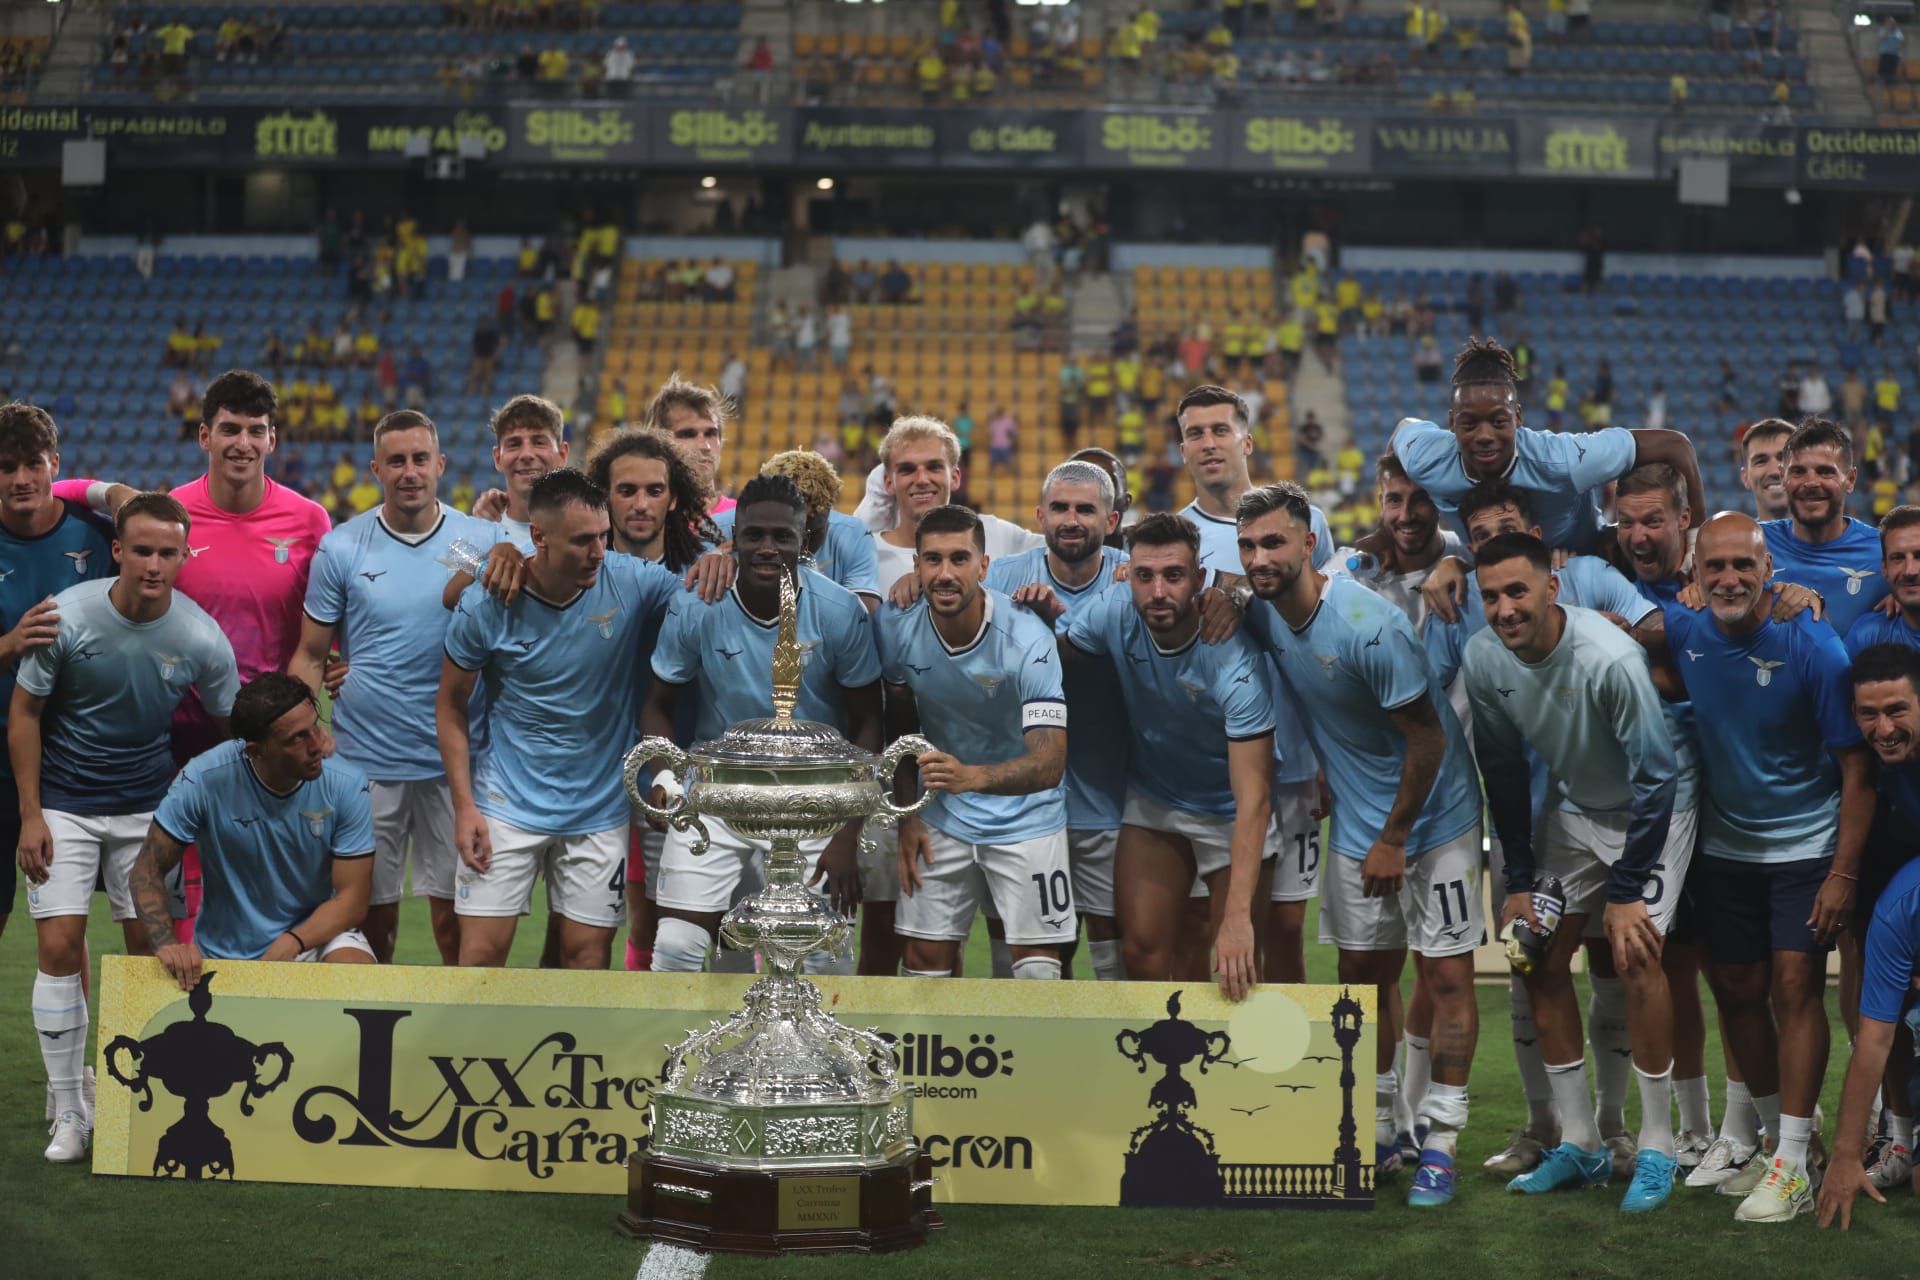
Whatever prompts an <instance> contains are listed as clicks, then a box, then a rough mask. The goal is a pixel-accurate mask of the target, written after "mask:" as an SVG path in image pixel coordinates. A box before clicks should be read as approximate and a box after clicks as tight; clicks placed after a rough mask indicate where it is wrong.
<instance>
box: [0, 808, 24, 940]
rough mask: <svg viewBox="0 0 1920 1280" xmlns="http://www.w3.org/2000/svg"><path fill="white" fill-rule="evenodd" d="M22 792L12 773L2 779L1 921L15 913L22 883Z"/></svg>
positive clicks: (0, 809)
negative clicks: (17, 786) (15, 892)
mask: <svg viewBox="0 0 1920 1280" xmlns="http://www.w3.org/2000/svg"><path fill="white" fill-rule="evenodd" d="M19 849H20V792H19V790H18V789H17V788H15V786H14V785H13V775H12V774H11V773H9V774H6V775H5V776H3V777H0V854H4V855H5V856H4V857H0V862H3V863H5V864H6V865H5V866H4V867H0V919H4V918H5V917H6V916H9V915H11V914H12V913H13V895H14V890H15V889H16V888H17V887H18V886H19V883H20V862H19V859H18V858H17V857H16V855H17V853H18V852H19Z"/></svg>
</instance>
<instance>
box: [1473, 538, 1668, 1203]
mask: <svg viewBox="0 0 1920 1280" xmlns="http://www.w3.org/2000/svg"><path fill="white" fill-rule="evenodd" d="M1477 555H1478V558H1479V569H1478V577H1479V589H1480V601H1481V606H1482V608H1483V609H1484V611H1485V613H1486V619H1487V627H1488V629H1487V630H1485V631H1482V632H1481V633H1480V634H1478V635H1476V636H1474V637H1473V638H1472V639H1471V640H1469V641H1468V642H1467V647H1466V655H1465V658H1464V660H1463V664H1462V665H1463V669H1464V671H1465V675H1466V684H1467V696H1468V699H1469V701H1470V703H1471V705H1472V708H1473V726H1474V751H1475V753H1476V754H1477V755H1478V756H1479V760H1480V773H1481V776H1482V777H1483V778H1484V779H1485V780H1486V787H1487V800H1488V805H1489V807H1490V808H1491V809H1492V811H1493V820H1494V825H1495V827H1496V829H1497V830H1498V831H1499V833H1500V843H1501V847H1502V849H1503V851H1504V853H1505V861H1506V880H1507V884H1506V893H1507V898H1506V905H1505V906H1504V908H1503V909H1502V911H1501V917H1500V926H1501V929H1502V931H1503V932H1504V931H1505V929H1506V928H1507V927H1508V925H1509V924H1510V923H1511V922H1512V921H1513V920H1514V919H1515V918H1521V919H1522V920H1524V922H1525V926H1526V927H1528V928H1531V929H1532V930H1533V931H1534V932H1535V933H1536V934H1539V933H1543V932H1545V929H1543V927H1542V923H1541V921H1540V920H1539V919H1538V918H1537V917H1536V916H1535V914H1534V909H1533V889H1534V873H1535V870H1536V864H1537V869H1538V870H1540V871H1542V872H1545V873H1547V874H1550V875H1554V876H1557V877H1558V878H1559V880H1560V883H1561V884H1562V886H1563V887H1564V890H1565V893H1566V910H1565V915H1564V916H1563V918H1562V920H1561V922H1560V925H1559V928H1558V930H1557V931H1555V932H1554V933H1553V936H1552V938H1551V940H1550V941H1549V942H1548V943H1547V951H1546V955H1545V957H1544V958H1543V960H1542V962H1541V963H1540V964H1539V965H1537V966H1536V967H1535V968H1534V970H1533V972H1532V973H1530V974H1529V975H1528V976H1527V994H1528V996H1529V997H1530V998H1531V1001H1532V1007H1533V1020H1534V1024H1535V1026H1537V1027H1538V1028H1539V1034H1540V1040H1541V1047H1542V1050H1543V1053H1544V1056H1545V1058H1546V1063H1547V1073H1548V1075H1549V1077H1550V1079H1551V1082H1552V1086H1553V1092H1554V1101H1555V1104H1556V1109H1557V1110H1558V1112H1559V1123H1560V1133H1561V1143H1560V1145H1559V1146H1557V1147H1555V1148H1554V1149H1553V1150H1551V1151H1549V1152H1548V1153H1547V1154H1546V1157H1545V1159H1544V1160H1543V1161H1542V1162H1541V1164H1540V1166H1539V1167H1538V1168H1536V1169H1533V1170H1531V1171H1529V1172H1527V1173H1523V1174H1521V1175H1519V1176H1518V1177H1516V1178H1514V1180H1513V1181H1512V1182H1511V1183H1509V1184H1508V1186H1509V1187H1510V1188H1511V1189H1512V1190H1514V1191H1522V1192H1532V1193H1538V1192H1544V1191H1557V1190H1559V1189H1561V1188H1563V1187H1582V1186H1598V1185H1602V1184H1604V1183H1605V1182H1606V1181H1607V1178H1608V1177H1609V1175H1610V1174H1611V1173H1612V1171H1613V1161H1612V1159H1611V1157H1610V1155H1609V1154H1608V1151H1607V1148H1606V1146H1605V1144H1604V1143H1603V1142H1602V1141H1601V1134H1600V1130H1599V1127H1598V1126H1597V1125H1596V1124H1595V1122H1594V1111H1593V1100H1592V1098H1591V1097H1590V1096H1589V1094H1588V1092H1587V1082H1586V1071H1585V1063H1584V1061H1583V1057H1582V1052H1583V1051H1582V1048H1581V1035H1580V1008H1579V1004H1578V1002H1577V1001H1576V1000H1575V998H1574V991H1573V976H1572V972H1571V969H1570V966H1571V964H1572V962H1573V956H1574V953H1575V952H1576V951H1578V950H1579V948H1580V945H1581V938H1582V935H1583V934H1584V933H1585V931H1586V930H1585V925H1586V921H1587V918H1588V917H1589V916H1591V915H1592V914H1593V913H1594V912H1596V911H1601V910H1604V913H1605V920H1606V933H1607V939H1608V941H1609V942H1610V943H1611V944H1612V947H1613V960H1614V968H1615V969H1616V970H1617V971H1618V973H1619V974H1620V977H1621V980H1622V981H1623V983H1624V984H1625V987H1626V994H1627V1030H1628V1034H1629V1037H1630V1039H1631V1042H1632V1047H1633V1056H1634V1066H1635V1068H1636V1069H1637V1070H1638V1073H1639V1077H1640V1116H1641V1127H1640V1139H1639V1145H1638V1152H1637V1155H1636V1158H1635V1164H1634V1178H1633V1184H1632V1186H1631V1187H1629V1188H1628V1190H1627V1194H1626V1198H1625V1199H1624V1200H1622V1201H1621V1204H1620V1207H1621V1208H1622V1209H1623V1210H1625V1211H1626V1212H1628V1213H1644V1212H1646V1211H1647V1210H1649V1209H1655V1208H1658V1207H1659V1206H1660V1205H1662V1204H1664V1203H1666V1200H1667V1197H1668V1196H1670V1195H1671V1194H1673V1179H1674V1170H1675V1163H1674V1149H1673V1122H1672V1111H1673V1002H1672V997H1671V995H1670V994H1669V992H1668V989H1667V979H1666V973H1665V971H1664V970H1663V969H1662V968H1661V966H1660V951H1661V945H1662V942H1663V940H1664V938H1665V936H1666V931H1667V928H1668V926H1669V925H1670V924H1671V922H1672V920H1673V914H1674V911H1675V910H1676V909H1677V907H1678V905H1679V894H1678V893H1669V892H1664V890H1665V889H1666V887H1667V886H1669V885H1672V886H1678V885H1679V884H1680V883H1681V882H1683V881H1684V880H1685V879H1686V869H1687V866H1688V865H1689V864H1690V863H1691V862H1692V861H1693V836H1694V824H1693V821H1692V814H1690V813H1688V814H1675V813H1674V811H1673V797H1674V790H1675V775H1676V765H1675V763H1674V755H1673V742H1672V737H1671V735H1670V733H1669V731H1668V728H1667V721H1666V716H1665V713H1664V712H1663V711H1662V710H1661V707H1660V695H1659V694H1658V693H1656V692H1655V691H1654V687H1653V677H1652V674H1651V673H1650V672H1649V671H1648V669H1647V664H1646V661H1645V659H1643V658H1642V657H1641V652H1640V647H1639V645H1638V644H1637V643H1635V641H1634V640H1633V638H1632V637H1631V636H1629V635H1627V634H1626V633H1625V632H1623V631H1621V630H1620V628H1618V627H1616V626H1615V625H1614V624H1613V623H1612V622H1611V621H1609V620H1608V619H1607V618H1606V617H1605V616H1604V615H1602V614H1599V613H1596V612H1594V611H1593V610H1591V609H1578V608H1569V607H1566V606H1563V605H1561V604H1560V603H1559V594H1560V583H1559V578H1558V577H1557V576H1556V575H1555V574H1554V572H1553V560H1552V553H1551V552H1549V551H1548V550H1547V547H1546V544H1545V543H1543V542H1541V541H1540V540H1539V539H1538V538H1536V537H1533V536H1532V535H1530V534H1525V533H1505V534H1501V535H1499V536H1498V537H1496V538H1494V539H1492V540H1491V541H1489V542H1488V543H1486V544H1485V545H1484V546H1482V547H1481V548H1480V549H1479V551H1478V553H1477ZM1529 747H1530V748H1532V749H1533V751H1534V752H1535V753H1537V754H1538V755H1539V757H1540V759H1541V760H1542V761H1543V762H1544V763H1545V764H1546V767H1547V772H1548V775H1549V777H1550V778H1551V779H1552V786H1553V790H1554V791H1555V792H1557V794H1556V795H1553V796H1550V805H1551V807H1549V808H1548V809H1547V811H1546V815H1545V818H1544V820H1543V822H1542V823H1541V830H1540V832H1539V838H1538V843H1539V857H1538V858H1537V859H1536V857H1535V849H1534V844H1535V833H1534V829H1533V798H1532V793H1531V786H1530V784H1529V777H1528V768H1527V759H1526V752H1527V749H1528V748H1529Z"/></svg>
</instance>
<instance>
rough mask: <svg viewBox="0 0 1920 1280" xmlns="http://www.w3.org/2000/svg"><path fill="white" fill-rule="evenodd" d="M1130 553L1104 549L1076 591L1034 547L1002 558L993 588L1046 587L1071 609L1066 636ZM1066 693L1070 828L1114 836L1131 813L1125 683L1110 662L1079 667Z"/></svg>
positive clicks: (1062, 621)
mask: <svg viewBox="0 0 1920 1280" xmlns="http://www.w3.org/2000/svg"><path fill="white" fill-rule="evenodd" d="M1126 559H1127V554H1126V552H1124V551H1121V550H1119V549H1118V548H1116V547H1102V548H1100V568H1099V569H1098V570H1097V571H1096V572H1095V573H1094V575H1093V578H1092V579H1091V580H1090V581H1089V582H1088V583H1087V585H1086V586H1084V587H1081V588H1080V589H1078V590H1074V589H1072V588H1070V587H1066V586H1062V585H1061V583H1060V581H1059V580H1058V579H1057V578H1055V577H1054V576H1053V572H1052V570H1051V569H1050V568H1049V567H1048V565H1047V549H1046V548H1045V547H1034V548H1033V549H1032V550H1029V551H1022V552H1020V553H1019V554H1017V555H1011V556H1001V557H1000V558H998V559H997V560H995V561H994V562H993V563H992V564H990V565H989V566H988V567H987V585H988V586H989V587H991V588H993V589H994V590H995V591H999V592H1002V593H1004V594H1007V595H1011V594H1012V593H1013V592H1015V591H1017V590H1019V589H1020V588H1021V587H1024V586H1026V585H1027V584H1028V583H1030V582H1044V583H1046V584H1047V585H1048V586H1050V587H1052V588H1053V594H1054V595H1055V596H1056V597H1057V598H1058V599H1059V601H1060V603H1061V604H1063V605H1065V606H1066V607H1067V611H1066V612H1065V613H1064V614H1062V615H1061V616H1060V618H1059V620H1058V621H1057V622H1055V623H1054V632H1055V634H1056V635H1065V634H1066V633H1067V629H1068V628H1069V627H1070V626H1072V625H1073V620H1074V618H1076V617H1078V616H1079V615H1080V614H1081V613H1083V612H1085V610H1086V609H1087V608H1088V607H1089V606H1090V605H1092V604H1093V602H1094V601H1096V600H1098V599H1100V596H1101V594H1102V593H1103V592H1104V591H1105V590H1106V589H1107V588H1108V587H1110V586H1112V585H1113V574H1114V570H1115V569H1116V568H1118V567H1119V566H1120V565H1122V564H1125V563H1126ZM1061 685H1062V686H1063V687H1064V689H1065V690H1066V695H1067V716H1068V718H1069V720H1070V721H1071V722H1072V726H1073V727H1072V729H1071V730H1069V731H1068V733H1067V783H1066V785H1067V826H1068V827H1070V828H1072V829H1073V830H1075V831H1116V830H1118V829H1119V827H1120V818H1121V816H1122V814H1123V813H1124V812H1125V810H1126V807H1127V742H1128V739H1129V737H1130V736H1131V731H1130V729H1129V726H1128V724H1127V708H1126V703H1125V702H1124V701H1123V700H1122V696H1121V693H1120V677H1119V676H1118V675H1117V674H1116V673H1115V672H1114V669H1113V664H1112V663H1111V662H1082V663H1076V664H1075V665H1074V666H1073V667H1071V668H1070V669H1068V670H1066V671H1064V672H1062V673H1061Z"/></svg>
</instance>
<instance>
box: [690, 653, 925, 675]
mask: <svg viewBox="0 0 1920 1280" xmlns="http://www.w3.org/2000/svg"><path fill="white" fill-rule="evenodd" d="M714 652H715V653H717V654H719V655H720V656H721V657H723V658H725V659H726V660H727V661H728V662H732V661H733V660H734V659H735V658H737V657H739V656H740V655H741V654H742V653H743V652H745V650H742V649H715V650H714ZM921 670H923V671H924V670H926V668H924V667H922V668H921Z"/></svg>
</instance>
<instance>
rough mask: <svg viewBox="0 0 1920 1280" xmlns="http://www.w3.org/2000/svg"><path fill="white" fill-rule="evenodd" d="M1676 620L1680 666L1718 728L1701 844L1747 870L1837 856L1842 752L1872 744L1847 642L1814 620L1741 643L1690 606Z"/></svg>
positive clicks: (1711, 747) (1706, 752)
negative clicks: (1857, 702) (1859, 714)
mask: <svg viewBox="0 0 1920 1280" xmlns="http://www.w3.org/2000/svg"><path fill="white" fill-rule="evenodd" d="M1666 618H1667V650H1668V652H1669V653H1671V654H1672V655H1673V666H1674V669H1675V670H1676V671H1678V672H1679V673H1680V679H1681V680H1682V681H1683V682H1684V683H1685V684H1686V686H1687V695H1688V697H1689V699H1690V700H1691V701H1692V703H1693V709H1694V714H1695V716H1696V717H1698V722H1699V723H1700V724H1701V725H1710V726H1712V731H1711V732H1707V733H1702V734H1701V735H1700V737H1699V748H1700V773H1701V780H1702V783H1703V790H1704V792H1705V805H1704V806H1703V808H1702V811H1701V822H1700V829H1701V834H1702V842H1701V847H1702V848H1703V849H1704V850H1705V851H1706V852H1707V853H1708V854H1710V855H1711V856H1713V857H1716V858H1732V859H1734V860H1736V861H1740V862H1795V861H1800V860H1803V859H1809V858H1824V857H1828V856H1830V855H1831V854H1832V853H1833V849H1834V840H1835V838H1836V836H1837V835H1838V833H1839V822H1840V769H1839V766H1838V765H1837V764H1836V763H1835V762H1834V759H1833V752H1834V751H1837V750H1842V749H1844V748H1847V747H1853V746H1858V745H1859V744H1860V729H1859V727H1858V726H1857V725H1856V724H1855V723H1854V719H1853V688H1852V686H1851V685H1850V684H1849V682H1848V680H1847V671H1848V668H1849V667H1850V666H1851V662H1850V660H1849V659H1848V657H1847V650H1846V646H1845V645H1844V644H1842V643H1841V641H1840V637H1839V636H1837V635H1835V634H1834V633H1833V629H1832V628H1831V627H1829V626H1827V624H1826V623H1824V622H1815V621H1814V620H1813V618H1812V616H1811V615H1809V614H1804V613H1803V614H1801V615H1800V616H1799V617H1797V618H1794V619H1791V620H1790V621H1787V622H1775V621H1773V620H1772V619H1771V618H1769V619H1768V620H1766V621H1765V622H1762V623H1761V624H1760V627H1759V629H1758V630H1756V631H1754V632H1753V633H1752V634H1750V635H1747V636H1744V637H1741V638H1739V639H1737V640H1736V639H1733V638H1730V637H1729V636H1727V635H1726V634H1725V633H1724V632H1722V631H1721V630H1720V626H1719V624H1718V623H1716V622H1715V621H1714V619H1713V615H1711V614H1709V613H1696V612H1694V611H1693V610H1692V609H1689V608H1687V607H1685V606H1684V605H1681V604H1677V603H1676V604H1670V605H1667V606H1666Z"/></svg>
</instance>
